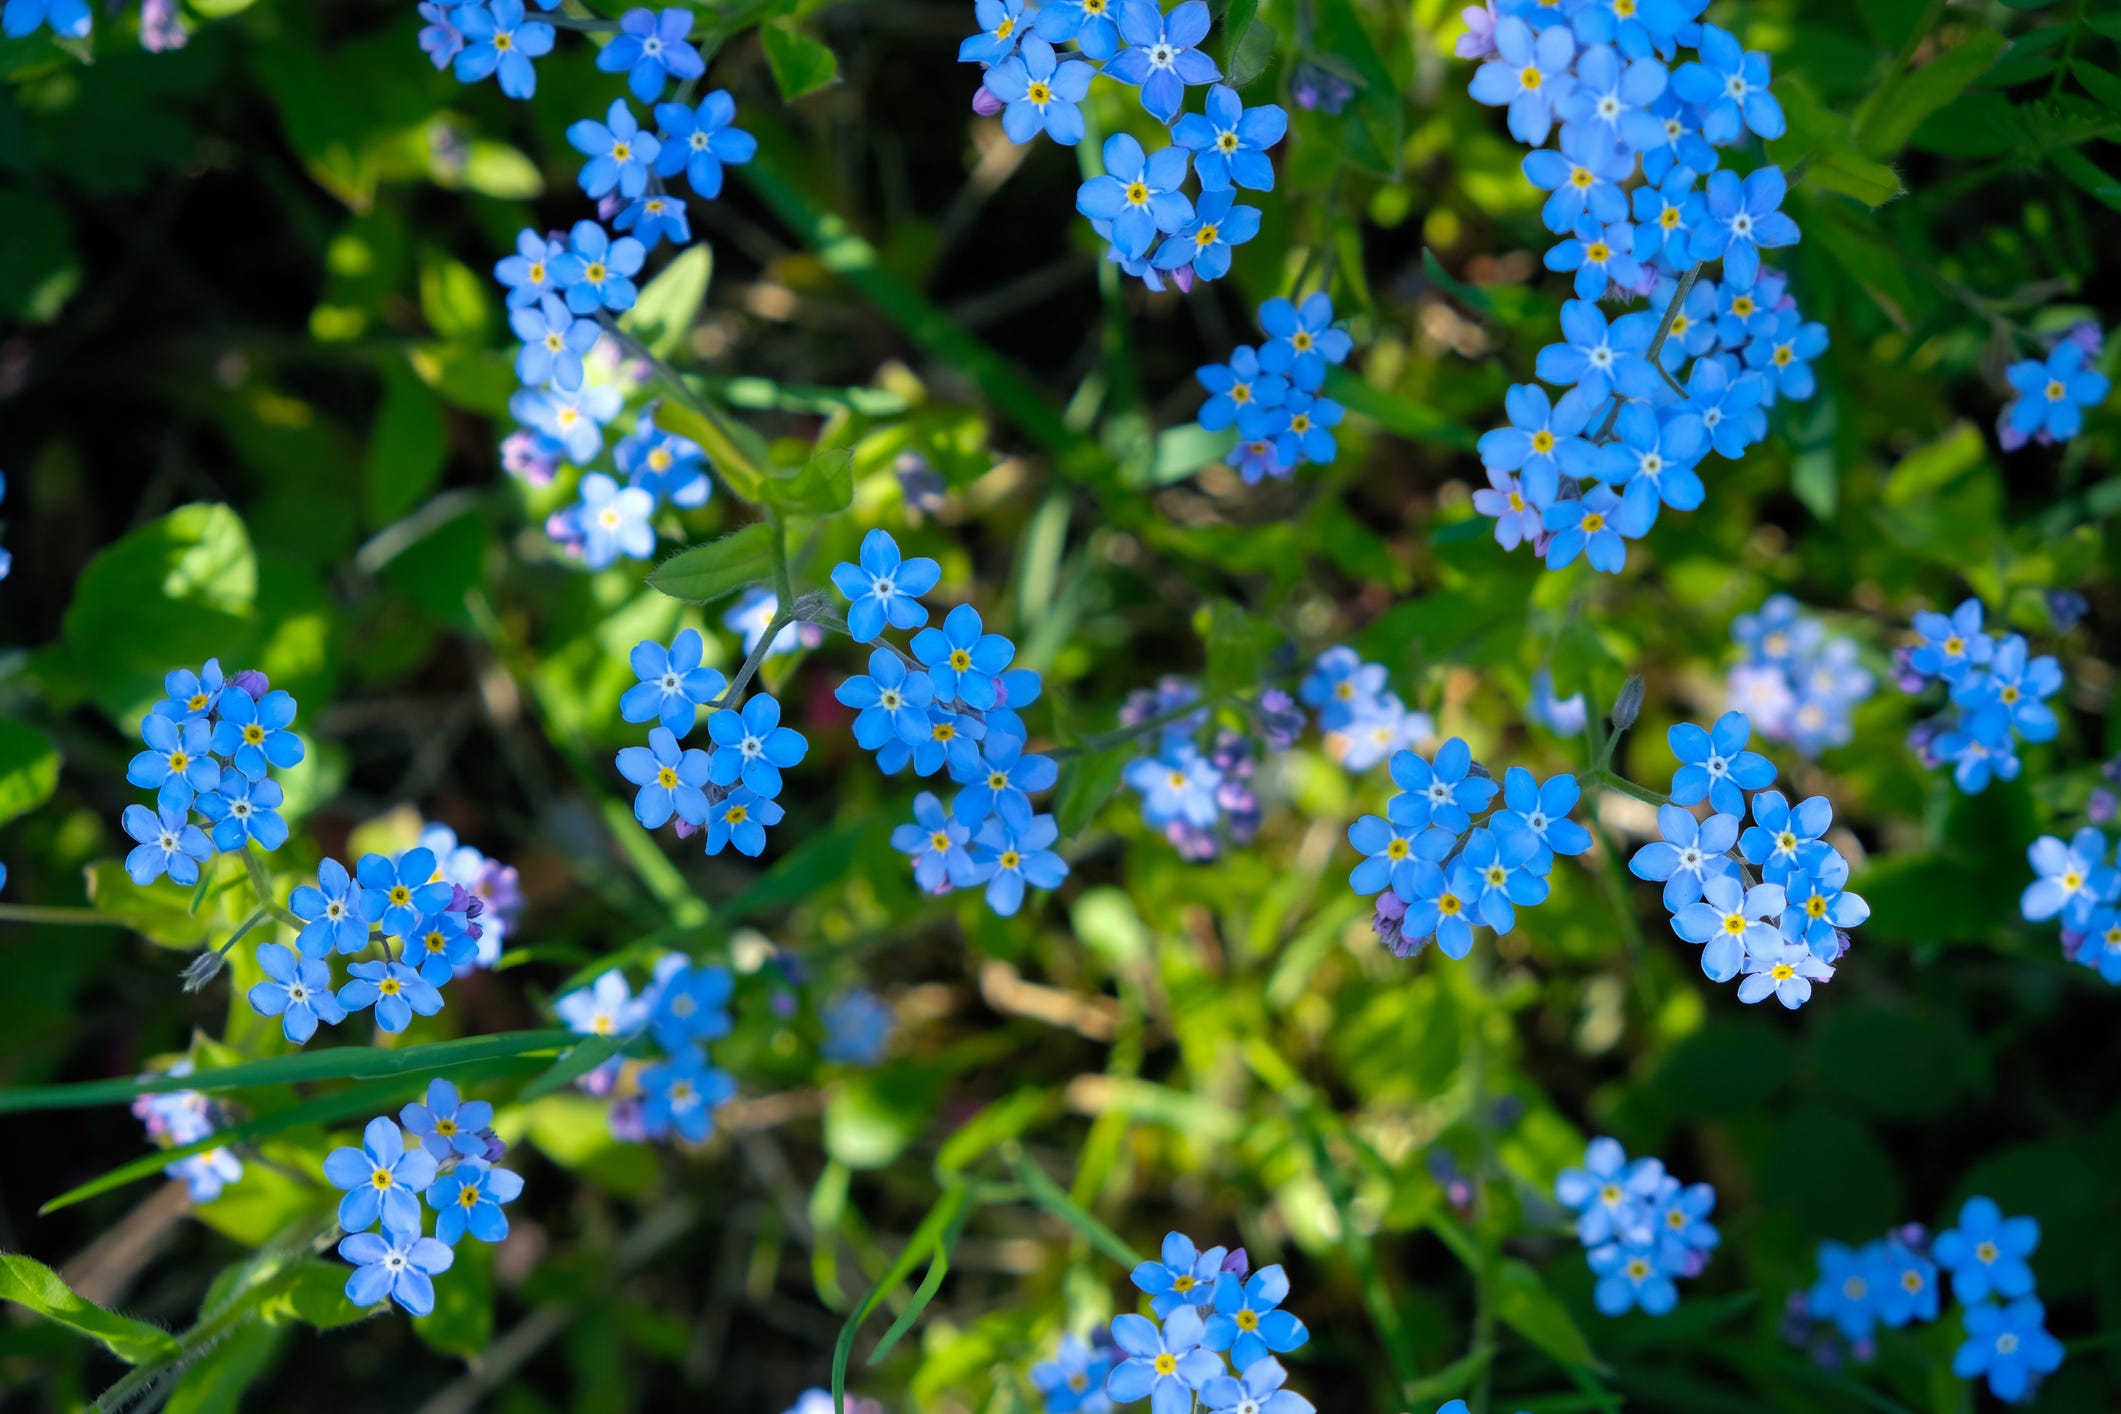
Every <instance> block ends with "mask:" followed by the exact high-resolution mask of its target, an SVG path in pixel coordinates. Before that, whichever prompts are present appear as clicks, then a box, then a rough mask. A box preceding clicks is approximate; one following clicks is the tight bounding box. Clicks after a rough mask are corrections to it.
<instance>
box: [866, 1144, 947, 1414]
mask: <svg viewBox="0 0 2121 1414" xmlns="http://www.w3.org/2000/svg"><path fill="white" fill-rule="evenodd" d="M971 1201H972V1190H971V1189H969V1188H967V1187H966V1186H965V1185H964V1184H962V1183H953V1184H951V1185H950V1186H949V1187H948V1188H946V1189H944V1190H943V1193H942V1196H941V1197H939V1198H937V1199H936V1200H935V1206H934V1207H932V1208H930V1209H929V1210H928V1215H927V1216H926V1217H924V1218H922V1219H921V1223H920V1226H919V1227H917V1228H915V1229H914V1230H913V1235H912V1236H911V1237H909V1238H907V1239H906V1245H905V1246H904V1247H902V1248H900V1249H899V1254H898V1257H897V1258H896V1259H895V1260H894V1261H893V1262H892V1263H891V1265H890V1266H889V1267H887V1268H885V1269H884V1274H883V1275H882V1276H880V1277H878V1278H877V1279H876V1285H874V1286H872V1287H870V1288H869V1294H868V1295H866V1296H864V1297H863V1298H862V1300H861V1304H860V1305H858V1306H856V1307H855V1308H854V1311H853V1313H852V1314H850V1315H849V1316H848V1317H847V1322H846V1324H845V1325H843V1326H841V1327H840V1335H839V1339H838V1340H837V1341H835V1342H834V1343H833V1347H832V1403H833V1409H834V1411H835V1414H845V1410H846V1407H847V1360H848V1357H850V1356H851V1355H853V1353H854V1338H855V1336H856V1335H857V1334H859V1333H860V1331H861V1328H862V1322H863V1321H866V1320H868V1319H869V1317H870V1316H871V1315H872V1314H874V1313H875V1311H876V1309H877V1308H878V1307H879V1306H881V1305H883V1304H884V1302H885V1301H886V1300H887V1299H889V1297H890V1296H891V1293H893V1292H894V1291H897V1290H898V1289H899V1288H900V1287H901V1286H904V1285H905V1284H906V1278H907V1277H910V1276H912V1275H913V1269H914V1268H915V1267H916V1266H918V1265H919V1264H920V1260H921V1258H922V1257H923V1256H930V1255H932V1254H933V1253H934V1252H935V1251H936V1250H937V1248H936V1244H937V1242H938V1240H939V1239H940V1238H941V1237H942V1236H943V1234H944V1233H945V1232H947V1231H949V1230H951V1229H952V1228H953V1227H955V1226H957V1225H959V1224H961V1223H962V1221H963V1216H964V1211H965V1208H966V1206H967V1205H968V1204H970V1202H971Z"/></svg>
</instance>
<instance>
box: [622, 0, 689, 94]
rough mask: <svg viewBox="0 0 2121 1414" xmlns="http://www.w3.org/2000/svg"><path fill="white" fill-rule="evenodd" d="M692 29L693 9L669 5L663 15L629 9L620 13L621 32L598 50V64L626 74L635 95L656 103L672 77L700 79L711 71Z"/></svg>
mask: <svg viewBox="0 0 2121 1414" xmlns="http://www.w3.org/2000/svg"><path fill="white" fill-rule="evenodd" d="M691 33H692V11H690V10H681V9H669V10H665V11H663V12H662V13H661V14H660V15H659V14H656V13H655V12H653V11H650V10H628V11H627V12H626V13H625V14H623V15H621V16H619V32H618V33H617V34H615V35H613V36H612V37H611V42H610V43H609V44H606V45H605V46H604V47H603V49H601V50H600V51H598V53H597V68H599V69H601V70H602V71H603V72H605V73H607V74H624V75H626V82H627V86H628V87H630V88H632V90H633V96H634V97H636V98H638V99H640V100H641V101H642V102H643V103H653V102H655V101H656V100H657V99H658V98H661V97H662V96H663V85H664V84H665V83H666V82H667V81H668V80H670V79H677V80H679V81H680V82H682V81H685V80H688V79H696V78H698V77H699V76H700V75H702V74H704V73H706V72H707V64H706V62H705V61H704V60H702V59H701V58H700V51H699V50H697V49H695V48H693V47H692V43H691V41H690V40H689V39H688V38H687V36H688V35H690V34H691Z"/></svg>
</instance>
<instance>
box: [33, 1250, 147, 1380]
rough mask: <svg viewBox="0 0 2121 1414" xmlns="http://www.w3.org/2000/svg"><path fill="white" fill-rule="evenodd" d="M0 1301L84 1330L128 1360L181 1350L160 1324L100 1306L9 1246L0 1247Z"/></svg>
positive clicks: (80, 1332)
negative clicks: (0, 1251)
mask: <svg viewBox="0 0 2121 1414" xmlns="http://www.w3.org/2000/svg"><path fill="white" fill-rule="evenodd" d="M0 1301H12V1302H14V1303H15V1304H16V1305H18V1306H25V1307H28V1308H29V1309H30V1310H32V1311H34V1312H36V1313H37V1314H38V1315H40V1316H42V1317H44V1318H45V1319H46V1320H48V1321H51V1322H53V1323H54V1324H56V1325H61V1326H64V1327H66V1328H67V1329H68V1330H70V1331H73V1332H74V1333H75V1334H77V1335H84V1336H87V1337H88V1338H89V1339H90V1340H93V1341H96V1342H97V1343H99V1344H100V1345H102V1346H103V1348H104V1349H106V1350H108V1351H109V1352H110V1353H111V1354H113V1355H115V1356H117V1357H118V1358H119V1359H120V1360H123V1361H124V1362H125V1363H126V1364H128V1365H145V1364H149V1363H152V1362H157V1361H163V1360H174V1359H176V1358H177V1356H178V1354H179V1353H180V1350H181V1347H179V1346H178V1344H177V1340H176V1337H174V1336H172V1335H171V1334H170V1333H169V1332H168V1331H165V1330H163V1329H162V1328H161V1327H160V1326H151V1325H149V1324H148V1323H147V1322H145V1321H136V1320H134V1319H132V1317H130V1316H121V1315H119V1314H118V1313H117V1312H115V1311H106V1310H104V1309H103V1308H102V1307H101V1306H98V1305H97V1304H96V1303H95V1302H93V1301H89V1300H87V1299H85V1298H83V1297H80V1296H77V1295H75V1294H74V1291H73V1288H71V1287H69V1286H68V1285H67V1284H66V1283H65V1282H64V1281H61V1280H60V1279H59V1274H58V1273H57V1272H55V1271H53V1270H52V1269H51V1268H50V1267H47V1266H45V1265H44V1264H43V1263H42V1262H38V1261H33V1260H32V1259H30V1258H28V1257H22V1256H17V1255H16V1254H14V1253H12V1252H5V1253H0Z"/></svg>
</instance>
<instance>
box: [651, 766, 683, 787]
mask: <svg viewBox="0 0 2121 1414" xmlns="http://www.w3.org/2000/svg"><path fill="white" fill-rule="evenodd" d="M655 783H656V784H657V785H659V786H661V787H662V788H663V789H664V790H675V789H676V788H677V783H678V773H677V772H676V771H674V770H672V769H671V768H670V767H668V766H664V767H662V768H660V769H659V770H657V771H656V773H655Z"/></svg>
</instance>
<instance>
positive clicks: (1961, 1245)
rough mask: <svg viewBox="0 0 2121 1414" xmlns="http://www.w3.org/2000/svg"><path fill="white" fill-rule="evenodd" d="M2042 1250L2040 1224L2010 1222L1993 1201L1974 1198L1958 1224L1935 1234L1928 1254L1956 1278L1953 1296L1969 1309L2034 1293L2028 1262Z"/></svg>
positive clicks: (2031, 1220) (1962, 1210)
mask: <svg viewBox="0 0 2121 1414" xmlns="http://www.w3.org/2000/svg"><path fill="white" fill-rule="evenodd" d="M2039 1246H2040V1223H2039V1221H2038V1220H2037V1219H2034V1218H2026V1217H2018V1218H2007V1217H2005V1216H2004V1215H2003V1209H2002V1208H2000V1207H1998V1206H1997V1205H1996V1201H1995V1200H1994V1199H1992V1198H1982V1197H1974V1198H1969V1199H1967V1200H1966V1204H1965V1206H1964V1207H1962V1208H1960V1210H1959V1225H1958V1226H1957V1227H1955V1228H1950V1229H1948V1230H1946V1231H1944V1232H1940V1233H1938V1234H1937V1241H1936V1243H1935V1245H1934V1246H1932V1247H1931V1249H1930V1253H1931V1255H1932V1256H1934V1257H1935V1258H1936V1259H1937V1265H1938V1266H1940V1267H1942V1268H1944V1270H1946V1271H1948V1272H1950V1273H1951V1274H1952V1295H1954V1296H1956V1297H1958V1298H1959V1300H1961V1301H1963V1302H1965V1303H1966V1304H1967V1305H1969V1306H1971V1305H1973V1304H1974V1303H1975V1302H1977V1301H1986V1300H1988V1299H1989V1298H1991V1297H2001V1298H2002V1299H2004V1300H2006V1301H2014V1300H2016V1299H2018V1298H2019V1297H2022V1296H2029V1295H2031V1294H2032V1290H2033V1269H2032V1267H2031V1266H2030V1265H2028V1263H2027V1260H2026V1259H2027V1258H2029V1257H2031V1256H2032V1255H2033V1252H2034V1250H2035V1249H2036V1248H2038V1247H2039Z"/></svg>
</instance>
